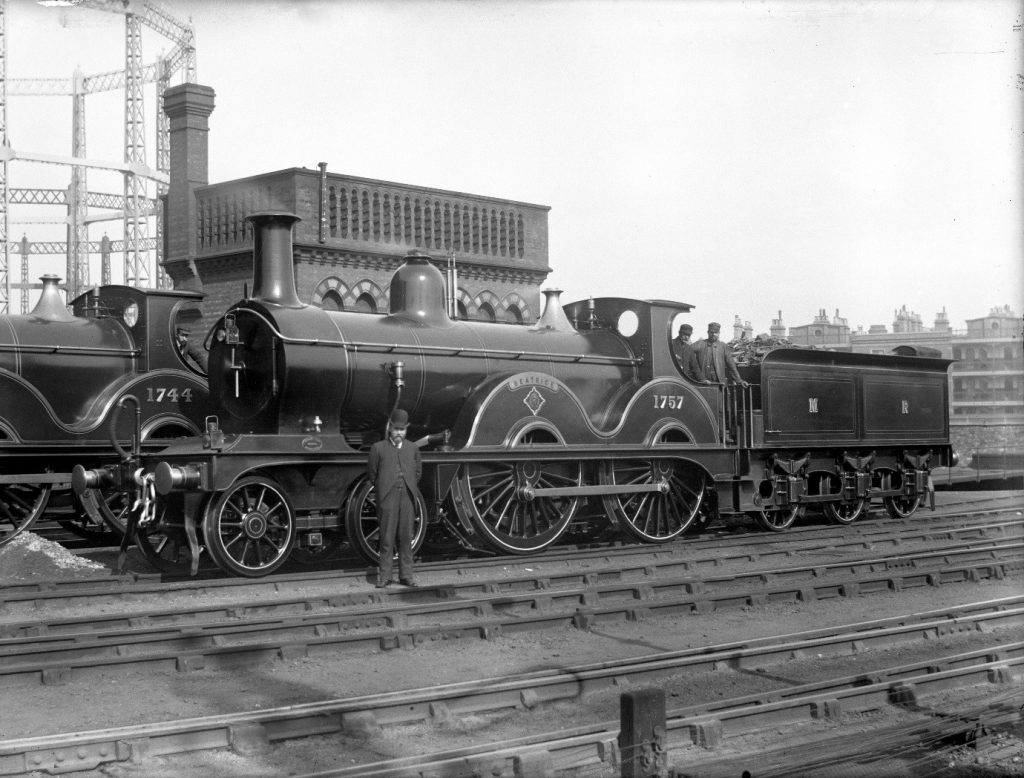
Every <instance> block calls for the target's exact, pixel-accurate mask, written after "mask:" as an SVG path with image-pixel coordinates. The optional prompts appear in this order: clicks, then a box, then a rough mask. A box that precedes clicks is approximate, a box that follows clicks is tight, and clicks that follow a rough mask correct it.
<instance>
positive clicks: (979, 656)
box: [0, 596, 1024, 776]
mask: <svg viewBox="0 0 1024 778" xmlns="http://www.w3.org/2000/svg"><path fill="white" fill-rule="evenodd" d="M908 620H909V621H911V622H912V623H901V622H905V621H908ZM1022 621H1024V596H1022V597H1015V598H1003V599H1000V600H996V601H987V602H978V603H972V604H970V605H965V606H959V607H957V608H955V609H952V610H948V609H947V610H938V611H933V612H928V613H921V614H918V615H917V616H916V617H914V618H911V619H902V618H899V619H895V618H890V619H880V620H874V621H870V622H861V623H855V624H846V625H840V626H837V627H834V628H830V629H821V630H813V631H810V632H804V633H799V634H787V635H778V636H774V637H770V638H763V639H757V640H750V641H744V642H743V643H742V644H725V645H714V646H706V647H701V648H697V649H692V650H687V651H675V652H663V653H660V654H655V655H647V656H641V657H636V658H632V659H629V660H621V661H612V662H604V663H599V664H588V665H579V666H572V667H567V668H562V669H550V670H544V671H538V672H531V673H520V674H516V675H512V676H499V677H494V678H488V679H482V680H476V681H472V682H463V683H457V684H445V685H440V686H438V685H434V686H430V687H424V688H421V689H410V690H403V691H401V692H393V693H388V694H377V695H367V696H363V697H358V698H350V699H338V700H329V701H325V702H321V703H316V704H311V705H302V706H288V707H285V708H279V709H273V710H262V711H258V712H251V713H244V714H230V715H223V716H211V717H204V718H198V719H193V720H187V721H178V722H171V723H165V724H146V725H141V726H133V727H120V728H116V729H109V730H99V731H92V732H80V733H67V734H62V735H56V736H49V737H43V738H25V739H21V740H17V741H7V742H5V743H0V775H14V774H20V773H22V772H28V771H31V770H40V771H63V770H68V769H75V770H82V769H91V768H94V767H96V766H98V765H100V764H103V763H105V762H114V761H126V760H130V759H132V758H138V757H139V756H140V754H143V753H144V754H146V755H147V756H161V755H167V754H179V753H183V752H187V751H193V750H195V749H196V748H198V747H201V748H205V749H214V748H236V749H242V750H246V749H250V750H252V749H256V750H259V749H263V748H266V747H269V746H270V745H271V744H275V743H280V742H281V741H286V740H293V739H295V738H305V737H312V736H325V735H331V734H348V735H350V736H352V735H355V736H359V734H360V733H366V732H369V731H373V730H376V729H378V728H380V727H389V726H390V727H394V726H402V725H409V724H413V723H419V722H437V721H438V720H449V719H451V718H452V717H458V716H462V715H466V714H474V715H477V716H479V715H481V714H486V713H499V712H504V711H508V710H518V711H533V710H535V709H539V708H540V707H542V706H546V705H552V704H557V703H559V702H566V701H568V702H571V701H573V700H577V699H579V698H581V697H583V696H584V695H595V694H600V693H608V692H612V693H614V692H615V691H616V690H617V689H620V688H622V687H623V686H635V685H637V684H643V683H657V684H659V685H667V688H671V683H672V681H673V679H678V678H679V677H680V676H681V675H682V676H684V677H685V676H690V677H692V676H693V675H695V674H697V673H700V672H702V671H703V672H707V671H712V670H723V669H729V670H733V671H736V670H743V671H746V672H757V671H763V670H765V669H767V668H772V667H775V666H778V665H780V664H786V663H792V661H793V660H794V658H799V657H805V656H817V657H821V656H842V655H862V656H863V655H864V654H866V653H868V652H870V651H872V650H874V649H878V648H884V647H888V646H893V645H906V644H912V643H915V642H918V641H921V640H934V639H935V638H937V637H939V636H946V637H949V636H955V635H960V634H966V635H971V634H978V633H984V634H986V635H993V634H997V633H998V632H999V631H1000V630H1004V631H1005V630H1009V629H1012V628H1014V627H1019V626H1020V624H1021V623H1022ZM1022 668H1024V641H1012V640H1007V641H1006V642H1003V643H1001V644H1000V643H998V642H997V641H993V644H992V645H991V646H988V647H985V648H982V649H976V650H969V651H959V652H954V651H950V652H948V653H947V654H946V655H945V656H943V657H941V658H934V657H932V658H929V659H928V660H927V661H924V662H916V663H907V664H900V665H894V666H881V667H875V668H872V669H870V670H869V671H867V672H864V673H860V674H857V675H852V676H840V677H834V678H827V679H824V680H819V681H815V682H813V683H797V684H794V683H792V682H785V681H777V682H776V683H775V684H774V686H775V688H772V689H769V690H765V691H763V692H759V693H757V694H754V695H745V696H742V697H738V698H733V699H727V700H721V701H714V702H710V703H708V702H705V703H701V704H699V705H691V706H686V707H683V708H677V709H673V710H670V711H669V712H668V718H667V724H668V731H669V741H670V742H671V743H675V744H677V746H678V745H690V746H700V745H702V744H704V745H707V744H708V743H711V742H713V743H716V744H718V743H720V742H721V740H722V738H723V737H724V736H726V734H727V735H728V737H731V738H736V737H739V736H741V735H743V734H745V733H749V732H751V731H756V730H757V729H759V728H763V727H764V726H765V725H766V724H778V723H779V722H780V721H785V722H793V721H796V720H802V719H811V720H818V719H825V718H827V719H829V720H833V721H834V720H836V719H837V718H839V717H840V716H841V715H842V714H851V713H854V712H857V711H862V710H873V709H876V708H877V707H878V706H880V705H891V704H892V703H893V702H894V700H897V699H898V700H902V701H903V702H906V701H907V700H909V699H910V698H911V697H913V696H914V695H918V696H923V695H925V694H926V693H927V692H928V691H929V690H930V689H933V688H941V689H949V688H950V687H963V686H973V685H977V684H979V683H990V684H993V693H996V694H1001V693H1002V691H1001V690H1002V689H1004V688H1005V687H1006V686H1007V685H1010V684H1013V683H1017V682H1019V679H1020V676H1021V672H1022ZM793 672H794V671H793V669H792V667H790V668H788V669H787V674H788V675H792V674H793ZM765 677H766V678H767V677H770V676H765ZM678 682H679V681H678V680H676V683H678ZM1003 696H1004V697H1005V699H1006V700H1009V699H1018V698H1019V697H1020V696H1021V692H1020V690H1019V689H1017V690H1015V694H1009V695H1003ZM618 727H619V722H618V721H605V722H599V723H597V724H594V725H589V726H587V727H582V728H580V727H577V728H574V729H570V730H567V731H557V732H549V733H546V734H544V735H534V736H530V737H524V738H517V739H516V740H514V741H509V742H499V743H483V744H479V745H477V746H476V747H474V748H472V749H465V748H462V749H458V750H457V751H445V752H440V753H433V754H425V755H420V756H416V757H410V758H406V759H397V760H387V761H385V762H378V763H374V764H360V765H358V766H357V767H353V768H349V769H343V770H332V771H327V772H323V773H318V775H336V776H399V775H418V774H427V775H434V774H447V775H466V774H477V775H479V774H491V775H513V774H515V775H520V774H523V768H524V763H525V764H526V765H528V766H529V769H532V770H534V771H537V770H542V771H541V772H534V773H533V774H536V775H542V774H543V775H547V774H554V768H555V766H556V765H557V766H558V768H559V769H562V770H567V769H569V768H579V767H585V766H587V765H592V764H595V763H596V764H607V765H609V766H614V764H615V762H616V759H617V758H618V757H617V743H616V737H617V734H618ZM704 756H705V759H704V760H702V761H701V771H702V772H701V774H705V773H704V770H705V768H706V767H708V765H707V764H706V754H705V755H704ZM735 761H736V760H733V762H734V763H735ZM723 774H724V773H723Z"/></svg>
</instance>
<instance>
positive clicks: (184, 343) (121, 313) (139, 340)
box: [71, 285, 206, 375]
mask: <svg viewBox="0 0 1024 778" xmlns="http://www.w3.org/2000/svg"><path fill="white" fill-rule="evenodd" d="M203 297H204V295H203V294H202V293H201V292H190V291H176V290H165V289H136V288H134V287H130V286H119V285H109V286H101V287H97V288H94V289H90V290H89V291H88V292H85V293H84V294H81V295H79V296H78V297H76V298H75V299H74V300H72V302H71V307H72V310H73V311H74V315H75V316H78V317H81V318H89V319H113V320H115V321H118V322H120V323H121V324H122V325H123V326H124V327H125V328H126V329H127V330H128V332H129V333H131V337H132V340H133V341H134V343H135V347H136V348H137V349H138V369H139V370H144V371H149V370H160V369H167V368H186V369H188V370H189V371H191V372H193V373H197V374H199V375H205V372H206V365H205V354H203V353H202V346H201V343H202V337H201V335H202V333H201V326H202V313H201V311H200V308H199V303H200V301H201V300H202V299H203ZM183 335H184V336H185V337H184V338H183V337H182V336H183Z"/></svg>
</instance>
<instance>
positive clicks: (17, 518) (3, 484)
mask: <svg viewBox="0 0 1024 778" xmlns="http://www.w3.org/2000/svg"><path fill="white" fill-rule="evenodd" d="M41 280H42V283H43V289H42V293H41V295H40V297H39V301H38V302H37V304H36V306H35V308H34V309H33V310H32V311H31V313H28V314H17V315H9V316H0V544H3V543H6V542H8V541H10V540H11V539H13V538H14V537H15V536H16V535H17V534H18V533H20V532H22V531H24V530H25V529H27V528H28V527H30V526H31V525H32V524H33V523H34V522H35V521H36V520H37V519H38V518H39V517H40V516H41V515H42V514H43V513H44V511H46V509H47V507H48V506H50V505H52V504H53V503H57V502H59V501H63V502H65V503H66V504H67V505H68V506H70V503H71V499H70V489H69V487H70V484H71V469H72V467H73V466H74V465H75V464H76V463H78V464H81V463H86V464H88V465H89V466H90V467H98V466H102V465H104V464H107V463H116V462H117V461H118V460H119V455H118V454H117V452H116V449H115V448H113V447H118V448H120V449H121V450H122V451H124V452H125V453H127V448H126V446H131V447H134V449H136V450H139V451H142V450H153V449H154V448H155V447H158V446H161V445H163V444H164V443H165V442H166V441H167V440H168V439H172V438H174V437H179V436H194V435H198V434H199V432H200V431H201V429H202V427H203V419H204V418H205V417H206V416H207V415H208V414H209V412H210V409H211V408H210V404H209V391H208V389H207V381H206V377H205V371H204V365H202V364H201V363H200V362H198V361H194V360H193V359H190V358H189V356H188V353H187V351H188V350H189V349H188V346H187V344H188V343H191V341H187V336H188V335H189V334H190V333H191V330H192V329H193V328H194V325H195V324H196V322H198V320H199V300H201V299H202V295H201V294H199V293H197V292H184V291H158V290H141V289H133V288H130V287H126V286H103V287H99V288H97V289H93V290H91V291H90V292H87V293H86V294H84V295H82V296H80V297H78V298H76V299H75V300H74V301H73V302H72V306H71V307H72V310H73V313H72V312H69V311H68V308H67V306H65V305H64V302H63V300H62V298H61V295H60V290H59V287H58V283H59V281H60V279H59V278H58V277H57V276H53V275H45V276H43V277H42V279H41ZM193 337H194V336H193ZM197 345H198V344H195V343H192V347H191V351H192V352H193V353H194V354H197V353H199V352H197ZM122 407H129V408H130V410H129V412H126V413H124V414H122V413H121V409H122ZM133 414H134V419H133ZM133 421H134V422H135V424H133ZM136 427H137V429H136ZM133 440H134V443H132V442H131V441H133ZM120 497H121V495H120V494H119V493H117V492H108V493H102V492H87V493H83V495H82V498H81V499H80V501H79V502H78V504H77V506H75V507H76V511H77V512H76V513H74V514H72V515H71V517H69V518H66V519H64V520H62V523H64V524H65V525H66V526H67V527H68V528H69V529H72V530H74V531H76V532H79V534H85V535H86V536H89V535H90V534H95V533H100V532H102V531H104V530H105V528H106V525H109V527H111V528H114V529H117V530H123V529H124V527H125V521H124V516H123V513H124V508H125V506H124V505H123V503H122V502H121V500H120ZM65 515H66V514H65ZM104 522H106V525H105V524H104Z"/></svg>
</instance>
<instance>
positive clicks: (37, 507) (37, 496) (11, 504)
mask: <svg viewBox="0 0 1024 778" xmlns="http://www.w3.org/2000/svg"><path fill="white" fill-rule="evenodd" d="M51 489H52V487H51V485H50V484H33V483H22V484H2V485H0V546H2V545H4V544H5V543H9V542H10V541H12V540H14V538H15V537H17V536H18V535H19V534H21V533H22V532H24V531H25V530H27V529H28V528H29V527H31V526H32V525H33V524H34V523H35V521H36V519H38V518H39V517H40V516H42V515H43V513H44V512H45V511H46V505H47V503H48V502H49V501H50V491H51Z"/></svg>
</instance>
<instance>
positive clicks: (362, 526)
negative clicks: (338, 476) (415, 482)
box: [345, 476, 427, 565]
mask: <svg viewBox="0 0 1024 778" xmlns="http://www.w3.org/2000/svg"><path fill="white" fill-rule="evenodd" d="M413 508H414V511H415V518H414V519H413V525H412V553H413V554H416V553H418V552H419V550H420V548H421V547H422V546H423V540H424V538H426V536H427V506H426V504H425V503H424V502H423V498H422V497H421V496H419V495H417V498H416V499H415V500H414V503H413ZM345 532H346V534H347V535H348V540H349V543H351V544H352V547H353V548H355V549H356V551H358V552H359V553H360V555H361V556H362V557H363V558H364V559H365V560H366V561H367V562H369V563H370V564H372V565H376V564H378V563H379V562H380V520H379V519H378V518H377V490H376V488H375V487H374V485H373V482H372V481H371V480H370V479H369V478H367V477H365V476H364V477H362V478H361V479H360V480H359V482H358V483H357V484H356V486H355V488H354V489H353V490H352V493H351V495H350V496H349V498H348V500H347V501H346V502H345ZM396 555H397V551H396Z"/></svg>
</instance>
